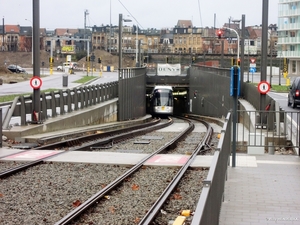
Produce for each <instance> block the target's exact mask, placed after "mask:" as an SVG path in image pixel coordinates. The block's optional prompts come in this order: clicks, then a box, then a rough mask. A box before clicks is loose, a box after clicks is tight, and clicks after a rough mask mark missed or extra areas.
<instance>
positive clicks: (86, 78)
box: [0, 76, 97, 103]
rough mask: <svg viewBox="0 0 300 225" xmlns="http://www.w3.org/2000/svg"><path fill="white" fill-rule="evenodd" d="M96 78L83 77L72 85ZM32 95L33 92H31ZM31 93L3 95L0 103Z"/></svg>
mask: <svg viewBox="0 0 300 225" xmlns="http://www.w3.org/2000/svg"><path fill="white" fill-rule="evenodd" d="M95 78H97V77H96V76H84V77H82V78H81V79H79V80H76V81H74V83H79V84H84V83H86V82H88V81H91V80H93V79H95ZM57 90H58V89H47V90H43V91H41V92H51V91H57ZM32 93H33V92H32ZM32 93H25V94H14V95H4V96H0V103H2V102H11V101H13V100H14V99H15V97H18V96H20V95H23V96H24V95H31V94H32Z"/></svg>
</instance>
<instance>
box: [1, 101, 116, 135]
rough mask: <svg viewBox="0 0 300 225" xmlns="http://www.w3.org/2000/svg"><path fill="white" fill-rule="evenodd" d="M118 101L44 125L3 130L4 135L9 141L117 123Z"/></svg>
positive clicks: (93, 107) (82, 110)
mask: <svg viewBox="0 0 300 225" xmlns="http://www.w3.org/2000/svg"><path fill="white" fill-rule="evenodd" d="M117 102H118V99H117V98H116V99H113V100H108V101H105V102H103V103H101V104H97V105H95V106H90V107H88V108H84V109H80V110H78V111H73V112H71V113H67V114H65V115H60V116H57V117H54V118H50V119H47V120H46V121H45V122H44V123H42V124H31V125H28V126H15V127H13V128H12V129H11V130H9V131H7V130H3V135H5V136H6V137H8V138H9V139H13V140H15V138H18V139H19V138H21V139H22V137H24V136H28V135H34V134H41V133H47V132H53V131H59V130H64V129H71V128H75V127H83V126H87V125H95V124H101V123H107V122H115V121H117Z"/></svg>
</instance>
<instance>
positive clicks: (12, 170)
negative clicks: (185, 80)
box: [0, 120, 173, 178]
mask: <svg viewBox="0 0 300 225" xmlns="http://www.w3.org/2000/svg"><path fill="white" fill-rule="evenodd" d="M172 123H173V120H169V121H168V123H158V124H155V125H154V126H151V127H148V128H142V129H138V130H135V131H131V132H128V133H124V134H118V135H115V136H112V137H110V138H107V139H104V140H101V141H98V142H97V144H106V143H109V142H113V141H118V140H121V139H123V138H128V137H129V136H132V135H136V134H139V133H145V132H150V131H152V130H155V129H161V128H164V127H166V126H168V125H170V124H172ZM141 126H142V127H144V125H141ZM93 145H95V143H93ZM84 147H87V146H84ZM48 149H49V148H48ZM81 149H82V146H77V147H76V148H74V149H72V150H69V151H78V150H81ZM34 150H37V149H34ZM69 151H64V152H60V153H57V154H55V155H51V156H46V157H44V158H41V159H38V160H35V161H31V162H28V163H24V164H23V165H20V166H17V167H14V168H10V169H8V170H5V171H2V172H0V178H3V177H6V176H10V175H12V174H15V173H17V172H19V171H22V170H24V169H27V168H29V167H31V166H35V165H37V164H40V163H42V162H44V161H45V160H47V159H50V158H52V157H56V156H58V155H61V154H65V153H68V152H69ZM16 154H19V153H16Z"/></svg>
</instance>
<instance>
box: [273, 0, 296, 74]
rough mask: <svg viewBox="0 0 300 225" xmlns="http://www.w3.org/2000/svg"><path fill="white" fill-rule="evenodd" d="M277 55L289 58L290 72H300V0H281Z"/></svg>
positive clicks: (279, 5)
mask: <svg viewBox="0 0 300 225" xmlns="http://www.w3.org/2000/svg"><path fill="white" fill-rule="evenodd" d="M277 45H278V46H277V50H278V52H277V57H280V58H287V59H288V73H289V74H300V0H279V4H278V42H277Z"/></svg>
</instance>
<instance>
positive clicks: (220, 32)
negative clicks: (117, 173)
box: [218, 30, 222, 39]
mask: <svg viewBox="0 0 300 225" xmlns="http://www.w3.org/2000/svg"><path fill="white" fill-rule="evenodd" d="M218 38H219V39H221V38H222V31H221V30H218Z"/></svg>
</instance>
